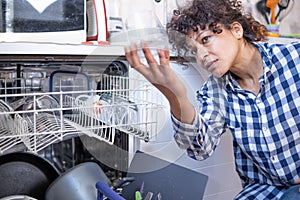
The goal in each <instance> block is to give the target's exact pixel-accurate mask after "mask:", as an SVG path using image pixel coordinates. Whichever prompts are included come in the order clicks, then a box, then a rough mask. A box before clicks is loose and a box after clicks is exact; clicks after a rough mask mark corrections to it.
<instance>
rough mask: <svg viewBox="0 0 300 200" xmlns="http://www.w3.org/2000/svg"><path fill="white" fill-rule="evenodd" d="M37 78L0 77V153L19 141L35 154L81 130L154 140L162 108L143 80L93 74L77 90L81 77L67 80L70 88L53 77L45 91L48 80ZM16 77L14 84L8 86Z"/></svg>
mask: <svg viewBox="0 0 300 200" xmlns="http://www.w3.org/2000/svg"><path fill="white" fill-rule="evenodd" d="M62 78H63V77H62ZM76 78H77V79H78V76H77V77H76ZM35 79H36V78H35ZM41 79H42V78H41ZM43 79H44V80H38V81H36V80H30V79H29V78H26V80H24V79H14V80H13V81H12V79H0V83H1V86H2V88H0V89H1V95H0V99H1V101H0V111H1V112H0V153H2V152H4V151H6V150H8V149H10V148H12V147H14V146H16V145H19V144H22V145H25V146H26V148H27V149H28V150H29V151H32V152H39V151H40V150H42V149H43V148H45V147H47V146H48V145H51V144H53V143H56V142H58V141H62V140H64V139H66V138H69V137H73V136H78V135H81V134H85V135H88V136H90V137H95V138H97V139H99V140H102V141H105V142H107V143H109V144H113V143H114V140H115V134H116V132H117V130H119V131H122V132H124V133H127V134H130V135H132V136H134V137H137V138H140V139H143V140H145V141H150V140H153V139H154V138H155V135H156V133H157V122H158V113H159V112H158V111H160V110H161V109H164V106H163V103H162V101H163V100H162V96H156V97H153V94H154V93H153V90H155V88H154V87H153V86H152V85H151V84H150V83H149V82H147V81H145V80H141V79H130V78H129V77H120V76H109V75H99V76H97V77H96V76H95V77H92V78H91V77H89V80H88V81H89V84H90V86H89V87H88V88H87V89H85V90H82V89H84V87H82V81H78V80H77V81H73V82H72V83H75V82H76V84H79V85H77V86H76V85H75V84H70V83H69V82H68V84H65V83H66V80H65V79H61V80H58V79H57V80H55V81H56V82H55V84H52V86H50V87H53V88H52V89H51V90H50V92H49V85H47V84H45V83H49V79H47V78H43ZM99 80H101V81H100V82H101V88H96V85H97V84H96V83H98V85H99ZM16 81H19V86H14V84H11V83H12V82H16ZM33 82H35V83H37V82H38V84H32V83H33ZM116 83H118V84H116ZM36 85H38V86H36ZM33 86H34V87H33ZM79 86H80V87H79ZM36 87H38V88H39V87H40V89H36ZM15 91H17V92H15ZM45 91H47V92H45Z"/></svg>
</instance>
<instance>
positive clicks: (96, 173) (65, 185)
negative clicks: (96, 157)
mask: <svg viewBox="0 0 300 200" xmlns="http://www.w3.org/2000/svg"><path fill="white" fill-rule="evenodd" d="M98 181H103V182H104V183H105V184H107V185H110V184H111V182H110V180H109V179H108V177H107V176H106V175H105V173H104V172H103V171H102V169H101V168H100V166H99V165H98V164H97V163H95V162H85V163H81V164H78V165H76V166H75V167H73V168H71V169H69V170H67V171H66V172H64V173H63V174H61V175H60V176H59V177H58V178H57V179H56V180H55V181H54V182H53V183H52V184H51V185H50V186H49V187H48V189H47V191H46V195H45V199H46V200H58V199H64V200H83V199H87V200H96V199H97V189H96V183H97V182H98Z"/></svg>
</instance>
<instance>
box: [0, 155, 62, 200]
mask: <svg viewBox="0 0 300 200" xmlns="http://www.w3.org/2000/svg"><path fill="white" fill-rule="evenodd" d="M58 176H59V172H58V171H57V170H56V168H55V167H54V166H53V165H52V164H51V163H50V162H49V161H48V160H46V159H44V158H43V157H40V156H39V155H37V154H33V153H27V152H14V153H8V154H3V155H1V156H0V180H5V184H0V198H3V197H7V196H11V195H28V196H30V197H32V198H36V199H39V200H41V199H44V195H45V192H46V189H47V188H48V186H49V185H50V184H51V183H52V182H53V181H54V180H55V179H56V178H57V177H58Z"/></svg>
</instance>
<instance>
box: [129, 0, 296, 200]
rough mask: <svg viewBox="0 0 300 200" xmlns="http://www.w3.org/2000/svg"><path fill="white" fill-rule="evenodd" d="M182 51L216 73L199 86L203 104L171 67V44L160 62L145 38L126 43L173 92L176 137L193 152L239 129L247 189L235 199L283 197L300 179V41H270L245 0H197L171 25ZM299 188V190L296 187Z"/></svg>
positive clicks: (204, 153) (205, 151)
mask: <svg viewBox="0 0 300 200" xmlns="http://www.w3.org/2000/svg"><path fill="white" fill-rule="evenodd" d="M167 32H168V35H169V40H170V42H171V43H172V44H173V46H174V47H175V48H176V49H177V50H178V53H179V55H180V56H185V55H194V57H195V58H196V60H197V63H199V67H203V68H205V69H206V70H208V71H209V72H211V74H212V75H211V76H210V77H209V78H208V80H207V81H206V82H205V83H204V85H203V86H202V88H201V89H200V90H199V91H197V99H198V101H199V104H200V106H199V108H198V107H197V108H194V107H193V105H192V104H191V102H190V101H189V100H188V98H187V91H186V88H185V86H184V85H183V83H182V82H181V81H180V80H179V79H178V77H177V76H176V75H175V73H174V72H173V71H172V70H171V69H170V65H169V50H162V49H159V50H158V55H159V61H156V60H155V59H154V57H153V55H152V54H151V52H150V50H149V48H147V44H146V43H143V52H144V55H145V57H146V60H147V62H148V66H146V65H144V64H142V62H141V61H140V58H139V56H138V54H137V48H136V47H137V46H136V45H135V44H132V45H131V46H130V47H126V48H125V55H126V58H127V60H128V62H129V64H130V65H131V66H132V67H133V68H134V69H136V70H137V71H138V72H140V73H141V74H142V75H143V76H145V77H146V78H147V79H148V80H149V81H150V82H151V83H152V84H153V85H154V86H156V87H157V88H158V89H159V90H160V91H161V92H162V93H163V94H164V95H165V96H166V98H167V99H168V101H169V103H170V108H171V112H172V122H173V128H174V138H175V140H176V142H177V143H178V145H179V147H181V148H184V149H186V150H187V153H188V155H189V156H190V157H191V158H194V159H197V160H203V159H205V158H207V157H209V156H210V155H211V154H212V153H213V151H214V150H215V148H216V147H217V145H218V143H219V139H220V137H221V135H222V134H223V133H224V132H225V130H226V129H229V130H230V132H231V133H232V136H233V148H234V154H235V164H236V171H237V173H238V175H239V176H240V178H241V181H242V184H243V190H242V191H241V192H240V193H239V194H238V195H237V196H236V198H235V199H239V200H240V199H258V200H262V199H270V200H271V199H272V200H273V199H279V198H280V197H282V195H283V194H284V193H285V192H286V191H287V190H288V189H289V188H294V187H297V186H295V185H296V184H299V183H300V178H299V176H300V115H299V113H300V89H299V88H300V75H299V74H300V56H299V54H300V43H293V44H287V45H281V44H270V43H267V42H265V40H266V37H265V35H266V29H265V27H264V26H263V25H261V24H260V23H259V22H257V21H255V20H254V19H253V18H252V16H251V15H249V14H244V13H242V7H241V3H240V2H239V1H237V0H194V2H193V3H192V5H190V6H189V7H186V8H185V9H183V10H182V11H178V10H177V11H175V12H174V16H173V18H172V20H171V22H170V23H168V24H167ZM293 191H294V194H295V195H298V196H299V195H300V194H297V193H298V191H297V190H293Z"/></svg>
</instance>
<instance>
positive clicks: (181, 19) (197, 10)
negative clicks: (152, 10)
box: [167, 0, 267, 56]
mask: <svg viewBox="0 0 300 200" xmlns="http://www.w3.org/2000/svg"><path fill="white" fill-rule="evenodd" d="M233 22H239V23H240V24H241V25H242V27H243V29H244V35H243V37H244V38H245V40H246V41H248V42H253V41H256V42H258V41H266V40H267V29H266V27H265V26H264V25H262V24H260V23H259V22H258V21H256V20H255V19H254V18H253V17H252V15H251V14H250V13H244V12H243V8H242V3H241V1H240V0H193V2H192V4H191V5H189V6H188V7H184V8H182V9H181V10H179V9H176V10H174V11H173V17H172V19H171V21H170V22H169V23H167V33H168V36H169V42H170V43H171V44H172V46H173V47H174V48H175V50H177V51H178V54H179V56H180V55H182V54H185V53H187V52H188V47H187V45H186V39H185V38H186V36H187V35H188V34H189V32H190V31H194V32H197V31H198V30H199V28H200V29H201V30H205V29H206V28H208V29H210V30H212V31H213V32H214V33H216V34H219V33H221V32H222V29H221V28H220V27H219V26H217V24H222V25H223V27H224V28H226V29H230V24H232V23H233Z"/></svg>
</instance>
